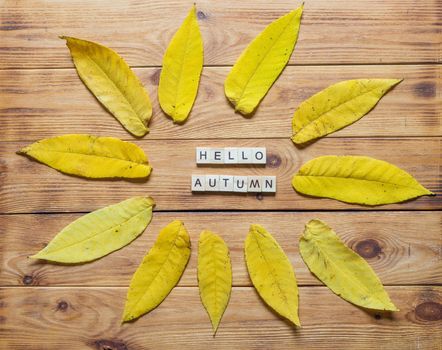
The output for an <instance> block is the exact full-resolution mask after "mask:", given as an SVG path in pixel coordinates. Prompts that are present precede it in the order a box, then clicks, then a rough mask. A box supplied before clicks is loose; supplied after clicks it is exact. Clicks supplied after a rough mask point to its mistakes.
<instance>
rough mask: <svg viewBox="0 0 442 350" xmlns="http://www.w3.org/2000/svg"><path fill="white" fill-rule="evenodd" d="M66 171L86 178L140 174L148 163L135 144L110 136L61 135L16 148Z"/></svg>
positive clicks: (145, 175) (146, 168)
mask: <svg viewBox="0 0 442 350" xmlns="http://www.w3.org/2000/svg"><path fill="white" fill-rule="evenodd" d="M19 153H22V154H26V155H28V156H30V157H32V158H34V159H37V160H38V161H40V162H42V163H43V164H46V165H48V166H50V167H51V168H54V169H57V170H59V171H61V172H63V173H66V174H72V175H77V176H84V177H90V178H111V177H119V178H144V177H147V176H149V174H150V172H151V170H152V168H151V167H150V165H149V163H148V161H147V158H146V155H145V154H144V152H143V150H142V149H141V148H140V147H138V146H137V145H135V144H133V143H131V142H126V141H121V140H120V139H117V138H114V137H97V136H91V135H81V134H72V135H62V136H56V137H52V138H49V139H43V140H40V141H37V142H35V143H33V144H32V145H30V146H27V147H25V148H23V149H21V150H20V151H19Z"/></svg>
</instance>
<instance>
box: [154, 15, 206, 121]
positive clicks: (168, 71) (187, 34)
mask: <svg viewBox="0 0 442 350" xmlns="http://www.w3.org/2000/svg"><path fill="white" fill-rule="evenodd" d="M202 69H203V40H202V38H201V33H200V29H199V27H198V21H197V18H196V9H195V6H193V7H192V9H191V10H190V12H189V14H188V15H187V17H186V19H185V20H184V22H183V24H182V25H181V27H180V28H179V29H178V31H177V32H176V33H175V35H174V36H173V38H172V40H171V42H170V44H169V46H168V48H167V50H166V53H165V54H164V58H163V68H162V70H161V75H160V83H159V86H158V99H159V102H160V106H161V109H162V110H163V111H164V113H166V114H167V115H168V116H170V117H171V118H172V119H173V121H174V122H176V123H182V122H184V121H185V120H186V119H187V117H188V116H189V113H190V110H191V109H192V106H193V103H194V102H195V98H196V95H197V93H198V86H199V81H200V75H201V71H202Z"/></svg>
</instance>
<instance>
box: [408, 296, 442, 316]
mask: <svg viewBox="0 0 442 350" xmlns="http://www.w3.org/2000/svg"><path fill="white" fill-rule="evenodd" d="M414 313H415V314H416V316H417V317H418V318H419V319H421V320H424V321H440V320H442V305H441V304H439V303H436V302H434V301H426V302H424V303H422V304H419V305H417V306H416V308H415V309H414Z"/></svg>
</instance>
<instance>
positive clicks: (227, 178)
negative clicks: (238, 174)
mask: <svg viewBox="0 0 442 350" xmlns="http://www.w3.org/2000/svg"><path fill="white" fill-rule="evenodd" d="M219 190H220V191H222V192H233V176H232V175H220V176H219Z"/></svg>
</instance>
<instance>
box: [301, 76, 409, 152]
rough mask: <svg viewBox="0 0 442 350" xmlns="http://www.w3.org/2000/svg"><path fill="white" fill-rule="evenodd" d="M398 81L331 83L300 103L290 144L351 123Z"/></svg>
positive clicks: (369, 108) (306, 140)
mask: <svg viewBox="0 0 442 350" xmlns="http://www.w3.org/2000/svg"><path fill="white" fill-rule="evenodd" d="M400 82H401V80H400V79H357V80H347V81H342V82H340V83H337V84H334V85H331V86H329V87H328V88H326V89H325V90H322V91H320V92H318V93H317V94H316V95H313V96H312V97H310V98H309V99H307V100H305V101H304V102H302V103H301V105H300V106H299V107H298V109H297V110H296V111H295V114H294V116H293V120H292V127H293V134H294V135H293V137H292V140H293V142H294V143H298V144H300V143H305V142H308V141H311V140H314V139H317V138H319V137H322V136H325V135H328V134H330V133H332V132H335V131H337V130H339V129H342V128H343V127H345V126H347V125H350V124H352V123H354V122H355V121H357V120H359V119H360V118H362V117H363V116H364V115H365V114H367V113H368V112H369V111H370V110H371V109H372V108H373V107H374V106H376V104H377V103H378V101H379V100H380V99H381V98H382V96H384V95H385V94H386V93H387V92H388V91H389V90H390V89H391V88H392V87H393V86H395V85H397V84H399V83H400Z"/></svg>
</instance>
